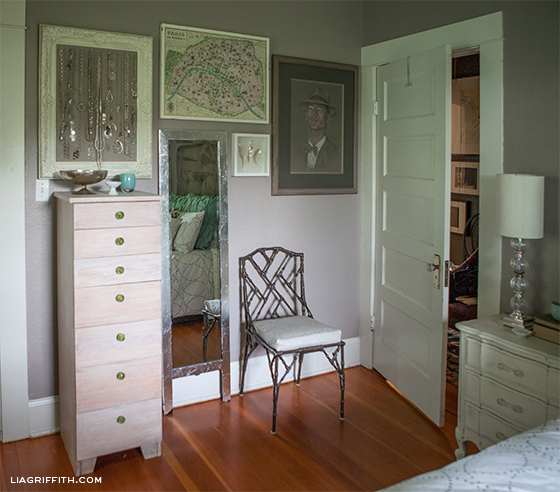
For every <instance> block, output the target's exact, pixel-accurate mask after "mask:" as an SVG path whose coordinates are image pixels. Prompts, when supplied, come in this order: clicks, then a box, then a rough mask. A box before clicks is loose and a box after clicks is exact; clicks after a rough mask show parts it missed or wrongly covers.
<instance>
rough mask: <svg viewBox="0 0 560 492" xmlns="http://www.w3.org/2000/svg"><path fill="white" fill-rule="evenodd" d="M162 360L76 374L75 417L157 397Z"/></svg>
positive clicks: (103, 366) (146, 360) (79, 371)
mask: <svg viewBox="0 0 560 492" xmlns="http://www.w3.org/2000/svg"><path fill="white" fill-rule="evenodd" d="M160 389H161V357H159V356H158V357H152V358H150V359H139V360H135V361H126V362H117V363H114V364H103V365H100V366H91V367H85V368H84V369H80V370H78V371H77V372H76V392H77V394H76V411H77V412H78V413H82V412H89V411H92V410H98V409H100V408H106V407H112V406H115V405H118V404H123V403H132V402H135V401H139V400H147V399H150V398H157V397H158V396H160Z"/></svg>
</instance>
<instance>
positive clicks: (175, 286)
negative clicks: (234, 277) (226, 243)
mask: <svg viewBox="0 0 560 492" xmlns="http://www.w3.org/2000/svg"><path fill="white" fill-rule="evenodd" d="M218 273H219V271H218V250H217V249H216V248H210V249H207V250H199V249H195V250H194V251H191V252H190V253H180V252H177V251H173V253H172V255H171V259H170V281H171V316H172V317H173V318H181V317H183V316H193V315H197V314H202V309H203V308H204V301H206V300H208V299H216V298H219V292H220V290H219V285H220V284H219V277H218Z"/></svg>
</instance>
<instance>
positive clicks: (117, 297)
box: [115, 294, 124, 302]
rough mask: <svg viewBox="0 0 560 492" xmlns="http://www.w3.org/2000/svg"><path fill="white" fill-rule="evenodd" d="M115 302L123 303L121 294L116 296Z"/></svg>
mask: <svg viewBox="0 0 560 492" xmlns="http://www.w3.org/2000/svg"><path fill="white" fill-rule="evenodd" d="M115 300H116V301H117V302H124V296H123V295H122V294H117V295H116V297H115Z"/></svg>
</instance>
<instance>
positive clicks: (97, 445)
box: [77, 398, 162, 460]
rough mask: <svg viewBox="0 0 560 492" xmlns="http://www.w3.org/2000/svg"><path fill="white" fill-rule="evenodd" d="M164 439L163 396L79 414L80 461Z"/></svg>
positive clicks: (78, 453) (78, 451)
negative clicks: (162, 422) (162, 419)
mask: <svg viewBox="0 0 560 492" xmlns="http://www.w3.org/2000/svg"><path fill="white" fill-rule="evenodd" d="M119 417H122V418H119ZM123 418H124V421H123ZM120 422H123V423H120ZM161 438H162V424H161V398H154V399H152V400H146V401H141V402H136V403H130V404H127V405H119V406H115V407H111V408H104V409H102V410H96V411H93V412H87V413H81V414H78V420H77V440H78V446H77V455H78V456H77V457H78V460H85V459H88V458H93V457H97V456H101V455H104V454H108V453H116V452H118V451H123V450H125V449H130V448H136V447H138V446H141V445H142V444H144V443H150V442H157V441H161Z"/></svg>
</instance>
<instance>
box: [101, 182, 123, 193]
mask: <svg viewBox="0 0 560 492" xmlns="http://www.w3.org/2000/svg"><path fill="white" fill-rule="evenodd" d="M105 184H106V185H107V186H108V187H109V195H118V193H117V188H118V187H119V186H120V185H121V182H120V181H105Z"/></svg>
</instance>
